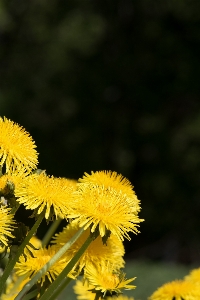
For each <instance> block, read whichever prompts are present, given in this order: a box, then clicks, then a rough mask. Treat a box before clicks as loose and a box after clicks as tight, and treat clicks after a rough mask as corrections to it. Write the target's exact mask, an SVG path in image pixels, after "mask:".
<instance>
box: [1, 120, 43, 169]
mask: <svg viewBox="0 0 200 300" xmlns="http://www.w3.org/2000/svg"><path fill="white" fill-rule="evenodd" d="M35 148H36V145H35V142H34V141H33V139H32V137H31V136H30V135H29V133H28V132H26V131H25V129H24V128H23V127H21V126H19V125H18V124H16V123H14V122H13V121H11V120H9V119H6V118H5V117H4V119H2V118H1V117H0V166H3V165H4V163H5V164H6V172H7V171H8V170H9V169H10V168H14V169H16V168H17V169H19V168H21V167H22V166H24V167H25V168H26V169H27V171H29V172H30V171H31V170H32V169H35V168H36V165H37V163H38V153H37V151H36V150H35Z"/></svg>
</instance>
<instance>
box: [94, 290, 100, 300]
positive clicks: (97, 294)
mask: <svg viewBox="0 0 200 300" xmlns="http://www.w3.org/2000/svg"><path fill="white" fill-rule="evenodd" d="M99 299H101V296H100V294H99V293H98V292H97V293H96V295H95V298H94V300H99Z"/></svg>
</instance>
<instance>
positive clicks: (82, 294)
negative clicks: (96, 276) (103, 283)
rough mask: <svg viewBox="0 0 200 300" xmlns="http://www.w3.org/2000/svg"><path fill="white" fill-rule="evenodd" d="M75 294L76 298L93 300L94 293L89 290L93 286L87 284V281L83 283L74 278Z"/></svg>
mask: <svg viewBox="0 0 200 300" xmlns="http://www.w3.org/2000/svg"><path fill="white" fill-rule="evenodd" d="M73 289H74V292H75V294H77V299H78V300H94V299H95V293H93V292H91V290H92V289H94V286H92V285H89V284H88V283H87V282H85V283H83V282H82V281H81V280H76V284H75V285H74V286H73Z"/></svg>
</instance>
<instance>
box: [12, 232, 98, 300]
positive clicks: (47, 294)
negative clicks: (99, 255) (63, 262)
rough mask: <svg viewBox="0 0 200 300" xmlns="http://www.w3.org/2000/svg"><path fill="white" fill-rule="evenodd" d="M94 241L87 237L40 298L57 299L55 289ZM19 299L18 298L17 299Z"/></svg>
mask: <svg viewBox="0 0 200 300" xmlns="http://www.w3.org/2000/svg"><path fill="white" fill-rule="evenodd" d="M92 241H93V238H91V237H90V236H89V237H88V238H87V240H86V241H85V243H84V244H83V245H82V247H81V248H80V249H79V250H78V251H77V252H76V254H75V255H74V257H73V258H72V259H71V261H70V262H69V263H68V265H67V266H66V267H65V268H64V270H63V271H62V272H61V273H60V274H59V275H58V277H57V278H56V280H55V281H54V282H53V283H52V284H51V285H50V286H49V288H48V289H47V291H46V292H45V293H44V294H43V295H42V297H41V298H40V300H49V298H50V297H51V300H53V299H55V295H54V290H55V291H56V289H57V287H59V285H60V284H61V283H62V281H63V280H64V278H65V277H66V276H67V275H68V274H69V272H70V271H71V270H72V268H73V267H74V266H75V264H76V263H77V262H78V260H79V259H80V257H81V256H82V254H83V253H84V252H85V250H86V249H87V248H88V247H89V245H90V244H91V242H92ZM16 300H17V299H16Z"/></svg>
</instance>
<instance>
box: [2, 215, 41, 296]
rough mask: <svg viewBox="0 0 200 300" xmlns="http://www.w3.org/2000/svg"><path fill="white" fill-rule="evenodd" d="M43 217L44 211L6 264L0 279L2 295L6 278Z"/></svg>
mask: <svg viewBox="0 0 200 300" xmlns="http://www.w3.org/2000/svg"><path fill="white" fill-rule="evenodd" d="M43 218H44V212H42V213H41V214H40V215H39V217H38V219H37V221H36V222H35V224H34V225H33V227H32V228H31V230H30V231H29V233H28V234H27V236H26V237H25V239H24V240H23V242H22V244H21V245H20V246H19V248H18V250H17V252H16V254H15V256H14V257H12V258H11V259H10V260H9V262H8V264H7V265H6V268H5V270H4V273H3V275H2V277H1V280H0V295H1V294H2V293H3V290H4V286H5V283H6V280H7V278H8V276H9V275H10V274H11V272H12V270H13V268H14V266H15V264H16V262H17V261H18V259H19V257H20V255H21V254H22V253H23V250H24V248H25V246H26V245H27V244H28V242H29V240H30V239H31V237H32V236H33V235H34V233H35V232H36V230H37V228H38V227H39V225H40V223H41V222H42V219H43Z"/></svg>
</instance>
